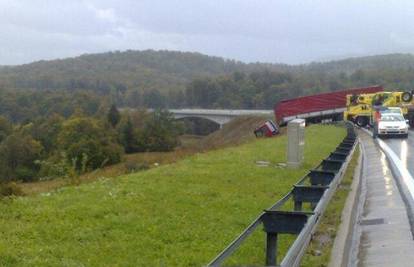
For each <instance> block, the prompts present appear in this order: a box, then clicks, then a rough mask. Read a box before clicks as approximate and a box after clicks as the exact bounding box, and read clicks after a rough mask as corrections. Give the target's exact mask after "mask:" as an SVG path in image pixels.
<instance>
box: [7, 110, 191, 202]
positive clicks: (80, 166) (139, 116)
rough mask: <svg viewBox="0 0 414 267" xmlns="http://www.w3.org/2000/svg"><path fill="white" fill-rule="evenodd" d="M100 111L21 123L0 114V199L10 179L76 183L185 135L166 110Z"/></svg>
mask: <svg viewBox="0 0 414 267" xmlns="http://www.w3.org/2000/svg"><path fill="white" fill-rule="evenodd" d="M100 112H101V113H100ZM100 112H97V113H95V114H93V115H87V114H85V113H84V112H82V110H81V108H80V106H76V110H75V111H74V112H73V113H72V114H71V115H70V116H69V117H68V118H65V117H63V116H61V115H59V114H57V113H53V114H49V115H45V116H43V117H39V118H37V119H33V120H31V121H27V122H21V123H17V124H14V123H12V122H11V121H9V120H8V119H7V118H5V117H4V116H0V195H2V194H7V192H6V193H4V192H3V191H2V190H3V187H2V186H1V185H2V184H3V185H4V183H8V182H10V181H16V180H18V181H25V182H27V181H35V180H39V179H52V178H55V177H69V178H71V179H76V178H77V177H78V176H79V175H80V174H82V173H84V172H87V171H91V170H94V169H97V168H102V167H104V166H107V165H111V164H115V163H118V162H120V161H121V160H122V155H123V154H124V153H135V152H144V151H171V150H173V149H174V148H175V147H176V146H177V145H178V144H179V139H178V137H179V135H181V134H182V133H183V126H182V123H181V122H177V121H176V120H175V119H174V118H173V117H172V115H171V114H170V113H168V112H166V111H162V110H156V111H154V112H151V113H147V112H146V111H129V112H123V113H120V112H119V111H118V109H117V108H116V107H115V106H114V105H112V106H111V107H109V108H106V109H102V110H101V111H100Z"/></svg>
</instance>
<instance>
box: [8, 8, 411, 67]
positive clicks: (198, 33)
mask: <svg viewBox="0 0 414 267" xmlns="http://www.w3.org/2000/svg"><path fill="white" fill-rule="evenodd" d="M413 14H414V2H412V1H408V0H398V1H394V2H392V3H391V1H384V0H375V1H374V0H365V1H359V0H333V1H328V0H283V1H282V0H279V1H276V0H275V1H268V0H226V1H221V0H169V1H165V0H138V1H133V0H122V1H115V0H73V1H63V0H62V1H52V0H32V1H29V0H0V38H1V39H0V41H1V43H0V64H18V63H25V62H29V61H32V60H39V59H50V58H56V57H66V56H74V55H78V54H82V53H93V52H103V51H107V50H124V49H148V48H154V49H171V50H186V51H199V52H202V53H207V54H211V55H218V56H223V57H226V58H235V59H240V60H244V61H266V62H286V63H302V62H309V61H313V60H319V59H329V58H338V57H343V56H349V55H367V54H368V55H372V54H379V53H390V52H414V24H413V23H411V21H412V20H413V18H414V15H413Z"/></svg>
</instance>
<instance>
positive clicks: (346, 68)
mask: <svg viewBox="0 0 414 267" xmlns="http://www.w3.org/2000/svg"><path fill="white" fill-rule="evenodd" d="M300 68H301V69H303V70H306V71H319V72H325V73H341V72H343V73H347V74H351V73H353V72H355V71H357V70H364V71H380V70H386V69H392V70H398V69H414V55H412V54H389V55H378V56H367V57H353V58H347V59H342V60H335V61H329V62H323V63H315V62H314V63H310V64H306V65H302V66H300Z"/></svg>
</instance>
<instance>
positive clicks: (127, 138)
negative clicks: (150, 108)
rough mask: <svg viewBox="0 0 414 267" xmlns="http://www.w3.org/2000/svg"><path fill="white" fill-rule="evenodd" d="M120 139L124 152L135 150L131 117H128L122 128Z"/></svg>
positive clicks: (135, 144)
mask: <svg viewBox="0 0 414 267" xmlns="http://www.w3.org/2000/svg"><path fill="white" fill-rule="evenodd" d="M121 139H122V140H121V143H122V145H123V146H124V149H125V153H133V152H137V140H136V136H135V134H134V126H133V125H132V122H131V119H130V118H129V117H128V120H127V122H126V123H125V125H124V127H123V128H122V137H121Z"/></svg>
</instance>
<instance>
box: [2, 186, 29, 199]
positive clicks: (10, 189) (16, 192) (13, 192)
mask: <svg viewBox="0 0 414 267" xmlns="http://www.w3.org/2000/svg"><path fill="white" fill-rule="evenodd" d="M23 195H24V193H23V191H22V189H21V188H20V186H18V185H17V184H16V183H14V182H9V183H0V196H3V197H8V196H23Z"/></svg>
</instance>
